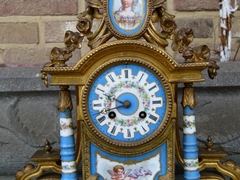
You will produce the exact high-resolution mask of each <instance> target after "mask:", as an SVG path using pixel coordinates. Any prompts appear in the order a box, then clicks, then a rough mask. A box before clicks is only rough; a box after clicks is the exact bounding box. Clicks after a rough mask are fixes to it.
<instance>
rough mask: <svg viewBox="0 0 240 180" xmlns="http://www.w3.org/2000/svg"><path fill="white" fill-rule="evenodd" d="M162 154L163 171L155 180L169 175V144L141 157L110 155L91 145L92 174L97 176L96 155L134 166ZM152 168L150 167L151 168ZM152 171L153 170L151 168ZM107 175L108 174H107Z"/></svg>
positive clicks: (101, 179) (100, 179)
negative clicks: (131, 162) (132, 163)
mask: <svg viewBox="0 0 240 180" xmlns="http://www.w3.org/2000/svg"><path fill="white" fill-rule="evenodd" d="M159 152H160V163H161V171H160V172H158V174H157V175H156V176H155V178H154V179H153V180H158V179H159V177H160V176H163V175H166V174H167V142H164V143H163V144H162V145H161V146H159V147H157V148H156V149H154V150H152V151H150V152H148V153H145V154H142V155H139V156H117V155H113V154H110V153H107V152H105V151H104V150H102V149H100V148H99V147H97V146H95V145H94V144H92V143H91V144H90V158H91V159H90V166H91V169H90V170H91V174H92V175H97V169H96V168H97V167H96V164H97V158H96V154H97V153H98V154H101V156H103V157H107V159H111V160H112V161H117V162H119V163H123V164H124V163H125V162H129V161H133V162H135V163H134V164H137V163H138V162H141V161H143V160H148V159H149V158H151V157H153V156H154V155H156V154H158V153H159ZM111 168H112V167H111ZM149 168H150V167H149ZM150 169H151V168H150ZM106 173H107V172H106ZM98 180H104V179H103V178H101V177H98Z"/></svg>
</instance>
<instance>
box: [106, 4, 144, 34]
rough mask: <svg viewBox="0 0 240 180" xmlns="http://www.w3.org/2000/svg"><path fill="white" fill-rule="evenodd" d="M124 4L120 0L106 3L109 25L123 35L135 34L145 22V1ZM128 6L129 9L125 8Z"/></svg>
mask: <svg viewBox="0 0 240 180" xmlns="http://www.w3.org/2000/svg"><path fill="white" fill-rule="evenodd" d="M135 2H137V3H133V4H132V3H131V4H129V3H130V1H129V2H126V3H124V2H123V1H122V0H109V1H108V7H107V8H108V14H109V17H110V21H111V24H112V25H113V27H114V28H115V30H116V31H117V32H119V33H120V34H123V35H133V34H137V33H138V32H139V31H140V30H141V28H142V26H143V25H144V23H145V21H146V16H147V0H139V1H135ZM127 6H128V7H129V6H130V9H129V8H127Z"/></svg>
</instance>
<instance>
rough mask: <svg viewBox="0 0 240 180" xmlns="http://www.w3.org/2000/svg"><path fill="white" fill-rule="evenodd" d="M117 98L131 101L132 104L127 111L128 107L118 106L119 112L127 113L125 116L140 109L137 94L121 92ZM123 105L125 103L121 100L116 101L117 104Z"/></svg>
mask: <svg viewBox="0 0 240 180" xmlns="http://www.w3.org/2000/svg"><path fill="white" fill-rule="evenodd" d="M117 99H118V100H119V101H122V102H125V101H129V102H130V106H129V107H127V111H126V107H120V108H118V111H119V113H121V114H122V115H125V116H127V115H132V114H134V113H135V112H136V111H137V110H138V106H139V102H138V99H137V97H136V96H135V95H133V94H131V93H124V94H121V95H120V96H119V97H118V98H117ZM122 105H123V104H122V103H120V102H117V103H116V106H122Z"/></svg>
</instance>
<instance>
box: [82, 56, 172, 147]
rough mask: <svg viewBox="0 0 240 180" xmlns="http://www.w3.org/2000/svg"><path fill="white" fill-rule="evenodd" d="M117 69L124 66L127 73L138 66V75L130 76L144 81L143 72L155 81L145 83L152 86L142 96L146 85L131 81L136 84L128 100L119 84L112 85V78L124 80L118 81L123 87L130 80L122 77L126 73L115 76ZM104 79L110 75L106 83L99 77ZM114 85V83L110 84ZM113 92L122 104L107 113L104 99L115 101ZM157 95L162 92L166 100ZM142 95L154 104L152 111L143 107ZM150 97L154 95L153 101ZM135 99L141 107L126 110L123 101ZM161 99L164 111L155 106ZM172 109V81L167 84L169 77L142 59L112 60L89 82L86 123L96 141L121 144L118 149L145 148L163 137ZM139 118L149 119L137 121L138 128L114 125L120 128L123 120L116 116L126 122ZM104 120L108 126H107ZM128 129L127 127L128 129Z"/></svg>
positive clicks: (112, 107)
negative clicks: (147, 144) (120, 147)
mask: <svg viewBox="0 0 240 180" xmlns="http://www.w3.org/2000/svg"><path fill="white" fill-rule="evenodd" d="M117 67H119V68H120V69H121V67H126V68H125V69H124V70H127V69H129V70H131V68H136V67H137V68H138V70H135V71H137V72H138V73H136V72H132V71H131V72H130V74H129V75H130V76H132V77H133V78H136V79H140V78H142V77H141V76H142V75H141V74H139V73H143V74H144V73H145V76H147V78H146V77H144V78H145V79H144V80H147V79H148V78H149V77H148V75H149V76H150V75H151V78H152V80H151V82H150V81H149V83H148V81H147V83H144V86H145V84H146V87H148V88H147V90H146V91H147V93H142V94H139V93H140V92H139V89H141V88H142V87H143V84H141V82H140V84H139V85H137V84H138V83H137V81H135V80H132V81H130V82H131V83H132V84H133V88H132V89H131V90H129V91H128V92H129V93H128V92H127V93H126V94H127V95H128V96H129V97H127V96H126V94H123V95H122V96H123V97H121V96H120V95H121V92H120V91H121V89H120V90H118V89H116V87H115V86H117V87H119V85H118V84H117V85H116V84H115V85H112V86H111V84H114V83H113V82H112V81H114V79H112V78H118V79H119V78H123V81H118V82H120V84H121V82H128V81H126V77H125V79H124V77H122V76H126V75H124V73H125V72H116V74H115V71H117V69H116V68H117ZM109 70H112V71H109ZM144 71H145V72H144ZM109 72H113V73H112V74H111V73H110V74H109ZM114 74H115V75H114ZM101 76H102V77H103V76H104V77H105V76H106V77H105V78H107V79H105V80H106V82H104V83H103V84H101V83H98V82H97V81H98V78H100V77H101ZM154 78H155V80H154ZM100 81H101V82H102V79H100ZM155 81H156V82H157V83H156V82H155ZM110 82H112V83H110ZM99 84H100V85H99ZM101 86H105V87H104V88H105V89H104V88H102V87H101ZM155 87H156V88H155ZM101 88H102V89H101ZM157 88H158V89H157ZM93 89H94V92H95V94H94V95H93ZM143 89H145V88H144V87H143ZM153 89H154V90H153ZM156 89H157V90H156ZM95 90H96V91H95ZM123 90H126V89H123ZM103 91H104V92H103ZM105 91H106V92H105ZM112 91H115V93H116V94H114V98H116V100H118V101H122V103H120V102H118V101H116V102H114V103H115V105H113V106H112V104H111V103H110V104H111V105H109V106H110V107H109V109H110V110H109V111H107V110H106V109H105V107H106V106H103V104H105V101H103V100H102V99H104V98H110V100H112V99H111V98H113V95H112V94H111V93H110V92H112ZM151 91H152V92H151ZM150 92H151V93H150ZM148 93H149V94H148ZM156 93H158V94H159V93H160V94H161V93H162V94H163V95H164V97H163V96H162V95H161V96H160V95H156ZM134 94H135V95H136V96H135V95H134ZM92 96H94V97H92ZM115 96H116V97H115ZM134 96H135V97H134ZM140 96H146V98H148V99H150V100H151V102H150V101H149V103H150V104H151V103H152V107H150V108H149V109H148V110H146V111H145V110H144V108H146V107H145V106H144V105H142V103H143V100H142V99H141V98H138V97H140ZM150 96H152V97H153V98H152V97H150ZM132 97H133V99H136V100H134V101H136V102H138V103H139V105H138V106H137V108H135V105H131V107H130V108H129V109H128V107H127V106H126V107H122V106H123V105H122V104H123V102H127V99H128V98H129V99H131V98H132ZM124 98H125V99H124ZM151 98H152V99H151ZM161 98H162V99H161ZM160 100H161V101H163V102H162V103H165V104H164V110H159V109H160V108H162V107H161V105H160V106H159V107H158V106H157V107H156V105H153V104H154V103H155V104H156V103H159V102H160ZM131 101H132V100H131ZM131 101H130V102H131ZM132 102H133V101H132ZM144 102H145V101H144ZM134 104H135V103H134ZM105 105H106V104H105ZM118 106H121V108H119V107H118ZM107 107H108V106H107ZM171 107H172V99H171V90H170V86H169V84H168V82H167V81H166V79H165V77H164V76H163V74H161V73H160V72H159V70H157V69H156V68H154V67H153V66H152V65H150V64H149V63H147V62H145V61H143V60H140V59H135V58H119V59H112V60H110V61H108V62H107V63H105V64H103V65H102V66H100V67H99V68H98V69H96V71H95V72H93V74H92V75H91V76H90V77H89V79H88V83H87V84H86V86H85V89H84V96H83V113H84V117H85V120H86V123H87V125H88V126H87V127H88V128H89V129H90V131H91V132H92V133H93V136H95V137H96V138H100V139H101V140H103V141H104V142H107V143H109V144H113V145H117V146H126V147H129V146H138V145H141V144H144V143H148V142H149V141H151V140H153V139H154V138H155V137H157V136H159V135H160V134H161V133H162V131H163V130H164V128H165V127H166V125H167V124H168V122H169V119H170V115H171V109H172V108H171ZM134 108H135V109H134ZM151 108H152V109H151ZM154 108H155V109H154ZM132 109H133V110H132ZM157 110H158V111H160V113H161V116H160V115H159V113H155V112H156V111H157ZM103 111H107V112H103ZM161 111H164V112H161ZM110 112H111V114H110V115H107V114H106V115H104V113H110ZM128 112H130V114H131V115H127V114H126V113H128ZM94 113H95V114H94ZM145 113H146V115H145ZM102 114H103V115H102ZM121 114H123V115H121ZM135 115H136V116H139V117H140V120H142V119H145V120H144V121H143V122H140V120H139V119H138V120H139V121H138V120H135V126H134V127H129V126H128V128H126V127H127V125H126V126H123V127H120V126H114V125H113V124H114V123H116V122H117V123H118V125H119V119H117V118H116V117H120V116H121V117H122V118H121V120H122V119H123V120H126V121H127V119H126V118H125V119H124V117H128V116H129V117H131V118H132V117H135ZM145 116H146V117H145ZM111 117H113V119H111ZM101 118H102V119H101ZM106 119H107V120H106ZM109 119H110V120H109ZM116 119H117V120H116ZM134 119H136V118H134ZM134 119H130V120H132V121H133V123H134ZM103 121H104V123H105V124H104V123H103ZM155 121H156V123H155ZM138 122H140V123H138ZM123 123H124V122H123ZM141 123H142V124H141ZM146 123H149V124H147V126H146ZM139 124H140V125H139ZM114 127H115V129H114ZM140 127H141V128H142V130H140V129H141V128H140ZM117 128H118V129H117ZM124 128H126V129H124ZM147 128H149V129H147ZM152 129H153V130H152ZM116 130H117V131H118V132H117V134H114V133H115V131H116ZM144 131H147V133H146V134H144ZM113 132H114V133H113Z"/></svg>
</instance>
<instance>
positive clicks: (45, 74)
mask: <svg viewBox="0 0 240 180" xmlns="http://www.w3.org/2000/svg"><path fill="white" fill-rule="evenodd" d="M41 79H42V80H43V81H44V85H45V86H46V87H48V76H47V73H45V72H43V73H42V76H41Z"/></svg>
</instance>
